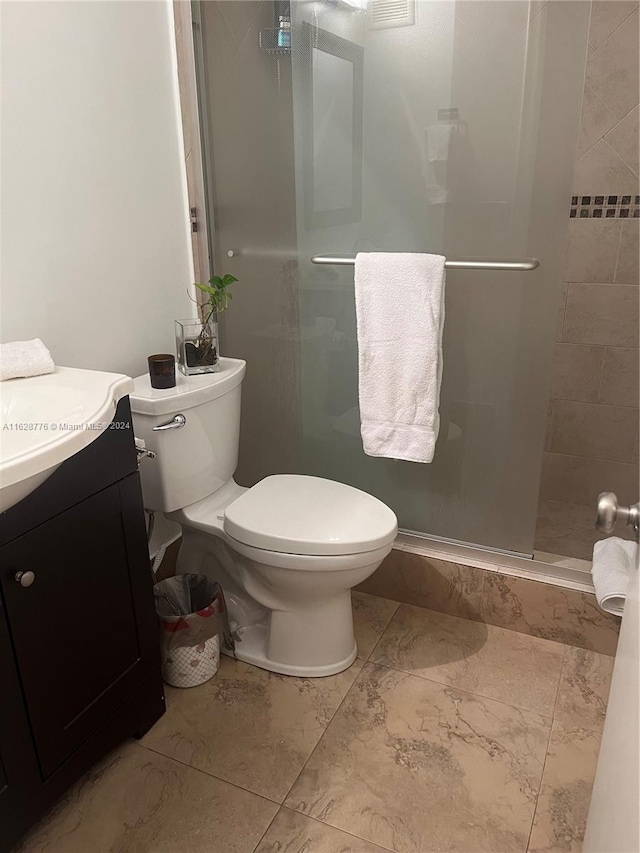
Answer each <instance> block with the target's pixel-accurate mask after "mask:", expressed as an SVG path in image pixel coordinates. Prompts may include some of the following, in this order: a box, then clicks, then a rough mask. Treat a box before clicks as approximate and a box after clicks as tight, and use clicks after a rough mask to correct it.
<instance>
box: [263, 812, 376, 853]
mask: <svg viewBox="0 0 640 853" xmlns="http://www.w3.org/2000/svg"><path fill="white" fill-rule="evenodd" d="M387 850H388V848H385V847H379V846H378V845H377V844H372V843H371V842H370V841H364V839H362V838H356V837H355V836H354V835H349V834H348V833H346V832H342V831H341V830H339V829H334V828H333V827H332V826H327V824H326V823H320V821H317V820H313V819H312V818H310V817H306V816H305V815H302V814H300V813H299V812H294V811H291V809H285V808H281V809H280V811H279V812H278V814H277V815H276V817H275V819H274V821H273V823H272V824H271V826H270V827H269V829H268V830H267V832H266V834H265V836H264V838H263V839H262V841H261V842H260V844H259V845H258V847H257V849H256V851H255V853H386V851H387Z"/></svg>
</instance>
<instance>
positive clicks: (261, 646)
mask: <svg viewBox="0 0 640 853" xmlns="http://www.w3.org/2000/svg"><path fill="white" fill-rule="evenodd" d="M241 632H242V633H241V636H242V639H241V640H239V641H238V642H236V650H235V658H236V659H237V660H241V661H243V662H244V663H250V664H253V666H258V667H260V669H267V670H269V671H270V672H277V673H279V674H280V675H295V676H298V677H299V678H322V677H324V676H327V675H336V674H337V673H338V672H343V671H344V670H345V669H348V668H349V667H350V666H351V664H352V663H353V662H354V660H355V659H356V656H357V654H358V647H357V645H356V642H355V640H354V642H353V649H352V650H351V652H350V653H349V655H348V656H347V657H346V658H345V659H344V660H341V661H338V662H337V663H332V664H330V665H329V666H297V665H293V664H287V663H281V662H280V661H274V660H271V659H270V658H268V657H267V640H268V623H267V622H266V621H265V622H258V623H254V624H253V625H250V626H248V627H246V628H242V629H241ZM222 652H223V653H224V654H225V655H228V656H229V657H234V653H233V652H232V651H229V650H228V649H224V648H223V649H222Z"/></svg>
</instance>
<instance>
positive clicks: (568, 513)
mask: <svg viewBox="0 0 640 853" xmlns="http://www.w3.org/2000/svg"><path fill="white" fill-rule="evenodd" d="M608 535H609V534H606V533H600V531H598V530H596V528H595V509H594V507H593V506H583V505H581V504H574V503H566V502H564V501H550V500H542V501H540V504H539V506H538V520H537V524H536V537H535V544H534V549H535V551H542V552H544V553H547V554H555V555H562V556H563V557H573V558H576V559H578V560H589V561H591V559H592V558H593V546H594V545H595V543H596V542H598V541H599V540H600V539H606V538H607V536H608ZM615 535H616V536H620V537H622V538H623V539H632V538H633V532H632V530H631V528H630V527H625V526H624V525H623V524H618V526H617V527H616V530H615ZM536 559H539V558H538V557H537V556H536Z"/></svg>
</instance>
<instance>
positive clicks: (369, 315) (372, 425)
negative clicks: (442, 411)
mask: <svg viewBox="0 0 640 853" xmlns="http://www.w3.org/2000/svg"><path fill="white" fill-rule="evenodd" d="M444 262H445V259H444V257H443V256H442V255H424V254H409V253H399V252H398V253H396V252H394V253H386V252H371V253H360V254H358V255H357V256H356V264H355V291H356V319H357V328H358V366H359V378H358V392H359V401H360V425H361V426H360V430H361V434H362V443H363V447H364V452H365V453H366V454H367V455H368V456H386V457H389V458H391V459H403V460H406V461H407V462H431V460H432V459H433V453H434V449H435V444H436V439H437V438H438V429H439V426H440V416H439V413H438V405H439V402H440V383H441V380H442V328H443V323H444V287H445V271H444Z"/></svg>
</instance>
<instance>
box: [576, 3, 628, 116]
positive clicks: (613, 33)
mask: <svg viewBox="0 0 640 853" xmlns="http://www.w3.org/2000/svg"><path fill="white" fill-rule="evenodd" d="M637 11H638V6H636V8H635V9H633V10H632V11H631V12H629V14H628V15H627V17H626V18H624V19H623V20H622V21H620V23H619V24H618V26H617V27H616V28H615V30H612V31H611V32H610V33H609V35H608V36H607V37H606V39H603V41H601V42H600V44H599V45H598V46H597V47H595V48H594V49H593V53H592V54H591V56H593V55H594V54H596V53H597V52H598V51H599V50H600V48H601V47H603V46H604V45H605V44H606V43H607V42H608V41H609V39H610V38H612V37H613V36H614V35H615V34H616V33H617V32H618V30H619V29H620V27H623V26H624V25H625V24H626V22H627V21H628V20H629V18H630V17H631V16H632V15H635V13H636V12H637ZM589 29H591V22H589ZM588 40H589V37H588V36H587V41H588ZM589 44H591V42H589ZM591 47H593V45H592V44H591ZM590 58H591V57H590V56H587V60H589V59H590ZM610 109H611V108H610ZM611 112H613V110H611ZM613 114H614V115H615V116H617V113H613ZM623 118H624V116H623ZM620 120H622V119H620Z"/></svg>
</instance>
